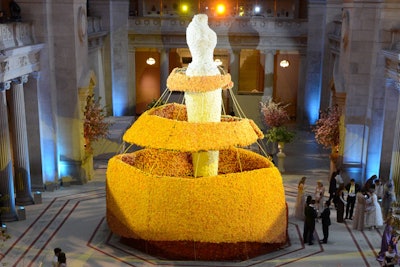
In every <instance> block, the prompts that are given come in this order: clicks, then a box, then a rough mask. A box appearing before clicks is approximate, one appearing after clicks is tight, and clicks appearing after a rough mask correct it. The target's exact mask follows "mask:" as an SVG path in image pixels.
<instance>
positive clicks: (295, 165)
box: [0, 118, 383, 267]
mask: <svg viewBox="0 0 400 267" xmlns="http://www.w3.org/2000/svg"><path fill="white" fill-rule="evenodd" d="M125 119H126V120H125V121H124V122H125V124H124V123H123V122H121V123H119V125H118V126H115V127H122V128H124V129H125V128H126V123H129V122H130V120H129V118H125ZM113 131H114V134H116V135H118V131H117V129H114V130H113ZM108 145H109V146H108V150H110V149H111V150H114V151H115V153H117V151H119V149H120V147H121V144H120V138H114V139H113V140H112V141H111V143H109V144H108ZM104 147H106V146H104ZM106 152H107V151H104V153H100V154H99V155H97V156H96V158H95V167H96V169H95V177H94V179H93V180H91V181H90V182H88V183H87V184H85V185H71V186H68V187H60V188H59V189H58V190H55V191H53V192H43V193H42V203H41V204H35V205H31V206H26V207H25V213H26V219H25V220H20V221H15V222H8V223H7V229H8V233H9V234H10V235H11V238H10V239H8V240H7V241H5V242H1V241H0V266H21V267H22V266H51V259H52V258H53V249H54V248H55V247H61V248H62V249H63V251H64V252H65V253H66V255H67V263H68V266H69V267H83V266H85V267H89V266H90V267H96V266H99V267H108V266H110V267H111V266H137V267H139V266H182V267H183V266H230V267H242V266H243V267H244V266H290V267H292V266H293V267H302V266H327V267H328V266H329V267H330V266H332V267H333V266H335V267H337V266H343V267H344V266H351V267H359V266H380V265H379V264H378V262H377V261H376V260H375V257H376V255H377V253H378V251H379V248H380V242H381V237H382V232H383V229H375V230H365V231H355V230H353V229H352V227H351V221H346V222H345V223H344V224H343V223H336V211H335V210H334V209H332V210H331V212H332V213H331V219H332V225H331V227H330V237H329V241H328V243H327V244H318V242H315V243H314V245H312V246H309V245H303V243H302V231H303V230H302V229H303V222H302V221H299V220H297V219H295V218H293V217H292V216H290V218H289V229H288V233H289V243H288V244H287V246H286V247H285V248H282V249H281V250H279V251H276V252H273V253H269V254H266V255H262V256H259V257H257V258H252V259H248V260H245V261H222V262H203V261H169V260H164V259H158V258H155V257H152V256H150V255H146V254H144V253H142V252H139V251H136V250H134V249H132V248H129V247H127V246H124V245H122V244H121V243H119V238H118V236H115V235H114V234H112V233H111V232H110V231H109V229H108V227H107V223H106V219H105V208H106V204H105V197H106V194H105V172H106V167H107V159H108V158H109V156H110V155H112V154H113V153H106ZM108 152H109V151H108ZM115 153H114V154H115ZM285 153H286V158H285V164H284V168H285V172H283V173H282V177H283V181H284V185H285V193H286V199H287V203H288V206H289V209H290V211H289V213H292V211H293V208H294V202H295V198H296V194H297V182H298V180H299V178H300V177H301V176H307V177H308V179H307V182H306V191H307V192H309V193H312V192H313V190H314V188H315V185H316V181H317V180H319V179H321V180H322V181H323V182H324V185H325V186H326V187H327V186H328V179H329V160H328V153H329V151H327V150H324V149H322V148H321V147H320V146H318V145H317V144H316V143H315V141H314V138H313V134H312V133H311V132H310V131H308V130H304V129H302V130H298V131H297V136H296V140H295V141H294V142H293V143H291V144H287V145H286V146H285ZM275 161H277V159H275ZM316 235H317V236H316V238H317V240H318V239H319V238H320V237H321V236H322V228H321V225H320V223H317V225H316Z"/></svg>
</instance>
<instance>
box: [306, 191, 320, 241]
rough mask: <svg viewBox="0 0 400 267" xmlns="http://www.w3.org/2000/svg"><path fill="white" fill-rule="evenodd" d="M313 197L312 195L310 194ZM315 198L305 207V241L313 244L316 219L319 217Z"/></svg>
mask: <svg viewBox="0 0 400 267" xmlns="http://www.w3.org/2000/svg"><path fill="white" fill-rule="evenodd" d="M310 198H311V196H310ZM314 205H315V200H314V199H311V200H309V204H308V205H306V207H305V208H304V217H305V219H304V233H303V240H304V243H308V245H310V246H311V245H313V244H314V243H313V240H314V231H315V219H316V218H317V211H316V210H315V208H314Z"/></svg>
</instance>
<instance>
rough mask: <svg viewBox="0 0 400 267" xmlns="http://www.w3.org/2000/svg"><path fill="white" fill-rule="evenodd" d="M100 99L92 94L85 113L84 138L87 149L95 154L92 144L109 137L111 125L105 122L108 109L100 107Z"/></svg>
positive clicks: (88, 99)
mask: <svg viewBox="0 0 400 267" xmlns="http://www.w3.org/2000/svg"><path fill="white" fill-rule="evenodd" d="M100 99H101V98H100V97H99V98H97V99H96V98H95V96H94V94H90V95H88V96H87V98H86V106H85V110H84V112H83V116H84V123H83V136H84V138H85V142H86V144H85V149H86V151H88V152H93V148H92V146H91V143H92V142H94V141H97V140H98V139H100V138H104V137H107V136H108V131H109V128H110V123H109V122H107V121H106V120H105V118H106V114H107V113H106V109H105V107H101V105H100Z"/></svg>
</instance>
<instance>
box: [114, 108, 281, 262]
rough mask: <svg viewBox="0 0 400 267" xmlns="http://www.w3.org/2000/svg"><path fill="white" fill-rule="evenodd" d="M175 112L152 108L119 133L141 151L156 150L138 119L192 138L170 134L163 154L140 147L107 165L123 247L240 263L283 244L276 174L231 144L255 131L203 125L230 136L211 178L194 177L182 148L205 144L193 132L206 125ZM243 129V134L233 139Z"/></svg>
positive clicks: (238, 124)
mask: <svg viewBox="0 0 400 267" xmlns="http://www.w3.org/2000/svg"><path fill="white" fill-rule="evenodd" d="M171 114H172V115H171ZM182 114H185V108H184V106H183V105H176V104H167V105H164V106H160V107H157V108H155V109H151V110H149V111H147V112H146V113H145V114H143V115H142V117H141V118H142V119H144V121H140V119H139V120H138V121H137V123H134V124H133V125H132V127H131V128H130V129H128V131H127V132H126V133H125V135H124V140H126V141H128V140H129V141H130V142H132V141H136V143H140V144H141V145H143V146H147V147H154V146H157V145H158V144H157V142H159V139H158V138H147V136H148V134H150V133H151V132H152V131H153V129H152V128H151V127H149V128H146V130H144V128H143V125H142V123H145V122H146V121H149V122H152V123H154V122H155V121H157V120H166V122H165V123H164V125H167V126H165V127H166V128H169V127H170V128H171V129H175V130H176V132H181V133H184V132H185V131H186V130H188V127H192V131H191V132H192V133H195V134H187V135H186V137H187V138H185V139H182V138H180V140H181V142H178V141H179V135H177V136H174V135H173V134H171V135H170V138H171V142H169V143H168V145H169V146H171V147H169V149H154V148H145V149H141V150H139V151H136V152H134V153H126V154H120V155H117V156H115V157H113V158H112V159H111V160H110V161H109V164H108V169H107V221H108V225H109V227H110V229H111V231H112V232H113V233H115V234H117V235H119V236H121V237H122V240H124V243H126V244H131V245H132V246H133V247H135V248H139V249H143V251H145V252H152V254H154V253H156V255H159V256H162V257H167V258H173V259H192V260H195V259H197V260H199V259H202V260H228V259H244V258H249V257H253V256H257V255H260V254H264V253H267V252H269V251H272V250H276V249H278V248H279V247H282V246H283V245H284V244H286V242H287V224H288V221H287V220H288V217H287V206H286V201H285V196H284V188H283V183H282V178H281V175H280V173H279V171H278V169H277V168H276V167H275V166H274V165H273V163H272V162H271V161H270V160H269V159H268V158H266V157H264V156H262V155H259V154H257V153H255V152H251V151H249V150H246V149H241V148H237V147H234V146H232V142H234V144H242V145H244V144H245V143H246V142H252V141H253V140H254V139H257V137H258V131H257V130H252V129H253V127H256V126H254V125H253V124H251V123H246V122H249V120H248V119H240V118H236V117H231V116H227V118H228V119H223V121H222V122H221V123H211V125H209V126H210V127H211V128H213V131H214V132H220V131H222V130H223V131H225V133H228V134H231V136H232V138H227V139H224V140H225V141H223V142H222V143H218V148H219V149H220V150H219V169H218V175H217V176H213V177H201V178H194V177H193V165H192V161H191V153H190V151H191V149H193V146H192V145H190V144H193V143H192V142H193V141H194V140H197V141H199V143H200V144H203V145H205V146H212V144H211V143H210V142H208V143H207V142H206V139H210V137H209V135H208V134H200V131H201V130H202V129H204V127H206V126H205V125H207V124H209V123H189V122H187V121H184V120H182V119H185V117H186V116H184V115H182ZM174 116H175V117H174ZM178 118H179V119H178ZM155 125H158V128H161V127H160V124H155ZM138 129H142V131H141V132H140V133H138ZM243 129H247V130H250V131H248V132H250V133H249V134H247V135H241V134H240V133H241V132H242V131H243ZM162 131H163V130H161V131H159V132H162ZM197 131H199V132H197ZM235 132H237V133H239V135H236V136H235ZM135 133H137V134H135ZM203 141H204V142H203ZM242 142H244V143H242ZM178 147H179V149H180V150H186V151H185V152H182V151H178V150H177V148H178ZM224 147H226V148H225V149H222V148H224ZM228 147H230V148H228ZM208 148H209V147H208ZM194 245H195V247H196V248H194ZM151 247H153V249H150V250H149V248H151ZM188 251H190V253H188ZM193 255H195V257H192V256H193Z"/></svg>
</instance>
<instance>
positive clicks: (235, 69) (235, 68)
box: [228, 49, 243, 116]
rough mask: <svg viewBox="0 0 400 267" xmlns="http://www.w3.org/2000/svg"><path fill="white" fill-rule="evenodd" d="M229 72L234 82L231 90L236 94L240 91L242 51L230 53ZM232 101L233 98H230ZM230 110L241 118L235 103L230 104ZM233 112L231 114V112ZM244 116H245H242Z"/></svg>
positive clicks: (237, 50) (235, 50)
mask: <svg viewBox="0 0 400 267" xmlns="http://www.w3.org/2000/svg"><path fill="white" fill-rule="evenodd" d="M229 70H230V74H231V78H232V82H233V88H232V89H230V90H232V91H233V93H234V94H237V93H238V90H239V70H240V49H233V50H232V51H231V53H230V62H229ZM229 99H230V100H232V99H231V98H229ZM228 106H229V107H231V108H230V109H231V110H232V111H234V112H235V115H236V116H240V115H241V114H239V112H238V110H237V107H236V105H235V103H229V105H228ZM231 110H230V111H229V112H231ZM242 115H243V114H242Z"/></svg>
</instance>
